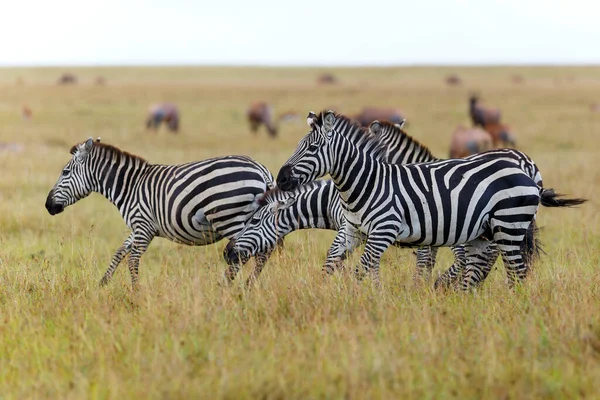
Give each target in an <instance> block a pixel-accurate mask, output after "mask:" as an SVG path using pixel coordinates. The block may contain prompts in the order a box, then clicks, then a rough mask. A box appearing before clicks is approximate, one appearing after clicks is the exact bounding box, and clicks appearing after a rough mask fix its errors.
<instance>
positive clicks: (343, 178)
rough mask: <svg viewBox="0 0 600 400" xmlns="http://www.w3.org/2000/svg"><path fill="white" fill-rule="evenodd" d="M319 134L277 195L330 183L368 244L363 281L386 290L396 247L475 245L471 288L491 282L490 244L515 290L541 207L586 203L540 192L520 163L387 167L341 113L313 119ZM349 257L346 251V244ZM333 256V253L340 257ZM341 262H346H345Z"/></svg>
mask: <svg viewBox="0 0 600 400" xmlns="http://www.w3.org/2000/svg"><path fill="white" fill-rule="evenodd" d="M307 122H308V124H309V126H310V128H311V131H310V132H309V133H308V134H307V135H306V136H305V137H304V138H303V139H301V141H300V143H299V144H298V146H297V148H296V150H295V152H294V153H293V154H292V156H291V157H290V158H289V159H288V161H287V162H286V163H285V164H284V165H283V166H282V167H281V169H280V171H279V174H278V176H277V186H278V187H279V188H280V189H282V190H293V189H294V188H296V187H298V186H299V185H301V184H303V183H306V182H309V181H312V180H314V179H317V178H319V177H321V176H324V175H326V174H327V173H329V175H330V176H331V178H332V180H333V182H334V184H335V186H336V189H337V190H338V191H339V193H340V197H341V199H342V208H343V211H344V215H345V219H346V241H356V240H358V239H359V238H360V234H359V233H358V232H361V233H362V234H365V235H367V241H366V246H365V251H364V253H363V255H362V256H361V259H360V266H361V268H359V267H357V268H356V270H355V274H356V276H357V278H359V279H362V278H363V277H364V276H365V275H366V274H368V273H371V274H372V276H373V281H374V283H375V284H376V285H377V286H379V285H380V283H379V282H380V280H379V261H380V258H381V255H382V254H383V252H384V251H385V250H386V249H387V248H388V247H389V246H390V245H392V244H393V243H395V242H399V243H401V244H403V245H405V246H415V247H419V246H434V247H441V246H452V245H458V244H466V246H465V255H466V258H467V265H466V269H465V271H464V274H463V281H462V288H463V289H465V290H467V289H469V288H471V287H474V286H476V285H477V284H478V283H479V282H481V281H482V280H483V279H485V277H486V274H487V273H488V272H489V271H488V270H487V264H488V263H487V257H486V256H485V250H486V249H487V244H486V242H487V241H489V240H493V241H495V242H496V244H497V246H498V249H499V252H500V253H501V255H502V259H503V261H504V265H505V268H506V271H507V275H508V278H509V282H508V283H509V286H510V287H513V286H514V285H515V284H516V283H518V282H520V281H522V280H523V279H524V278H525V277H526V274H527V271H528V263H529V262H530V260H529V254H531V252H532V251H533V249H532V248H533V244H532V243H530V242H529V241H527V240H526V237H527V230H528V228H529V225H530V224H531V223H532V222H533V220H534V216H535V214H536V212H537V209H538V206H539V204H540V203H541V204H542V205H544V206H559V207H560V206H570V205H577V204H581V203H583V202H584V201H585V200H584V199H568V200H561V199H558V198H557V197H558V195H556V194H555V193H554V192H553V191H552V190H549V189H544V188H541V187H538V185H537V184H536V182H535V181H534V180H533V179H532V178H531V177H530V176H528V175H527V174H526V173H525V172H524V171H523V170H522V169H521V165H520V163H519V162H518V161H517V160H511V159H506V158H502V157H500V158H486V157H479V158H475V159H450V160H443V161H436V162H430V163H421V164H409V165H397V164H388V163H386V162H385V161H386V159H385V146H384V145H383V144H382V143H381V141H380V140H379V139H378V138H377V136H375V135H372V134H369V135H365V134H364V132H363V130H362V128H360V127H359V126H358V125H357V124H356V123H354V122H352V121H351V120H349V119H348V118H346V117H344V116H342V115H340V114H336V113H334V112H332V111H327V112H322V113H321V114H320V115H319V116H317V115H316V114H315V113H313V112H311V113H309V115H308V118H307ZM338 245H339V246H338V249H339V248H341V249H342V250H343V251H345V249H344V245H345V243H341V244H338ZM332 249H333V247H332ZM341 254H342V253H341V252H338V254H337V255H338V256H339V255H341Z"/></svg>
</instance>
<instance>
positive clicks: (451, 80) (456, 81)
mask: <svg viewBox="0 0 600 400" xmlns="http://www.w3.org/2000/svg"><path fill="white" fill-rule="evenodd" d="M446 84H447V85H449V86H459V85H461V84H462V79H460V76H458V75H456V74H452V75H448V76H447V77H446Z"/></svg>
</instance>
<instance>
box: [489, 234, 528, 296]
mask: <svg viewBox="0 0 600 400" xmlns="http://www.w3.org/2000/svg"><path fill="white" fill-rule="evenodd" d="M496 243H497V245H498V249H499V251H500V254H501V255H502V261H503V263H504V268H505V269H506V275H507V283H508V287H509V288H513V287H514V286H515V285H516V284H518V283H521V282H522V281H523V280H524V279H525V278H526V277H527V272H528V271H529V266H528V265H527V255H526V252H525V251H523V247H522V245H521V243H516V242H512V241H508V240H499V241H497V242H496Z"/></svg>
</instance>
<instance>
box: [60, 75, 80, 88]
mask: <svg viewBox="0 0 600 400" xmlns="http://www.w3.org/2000/svg"><path fill="white" fill-rule="evenodd" d="M57 83H58V84H59V85H75V84H77V77H76V76H75V75H73V74H70V73H64V74H62V75H61V76H60V78H58V81H57Z"/></svg>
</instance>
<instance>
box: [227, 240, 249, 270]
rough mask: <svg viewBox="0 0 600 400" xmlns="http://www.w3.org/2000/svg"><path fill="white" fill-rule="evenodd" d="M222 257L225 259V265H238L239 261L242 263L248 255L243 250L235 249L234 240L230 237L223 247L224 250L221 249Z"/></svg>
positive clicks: (246, 259)
mask: <svg viewBox="0 0 600 400" xmlns="http://www.w3.org/2000/svg"><path fill="white" fill-rule="evenodd" d="M223 258H224V259H225V262H226V263H227V265H235V264H238V265H239V264H240V263H242V264H244V263H245V262H246V261H248V258H249V257H248V256H247V254H246V253H245V252H243V251H240V250H239V249H236V247H235V240H233V239H232V240H230V241H229V243H228V244H227V246H226V247H225V250H224V251H223Z"/></svg>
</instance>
